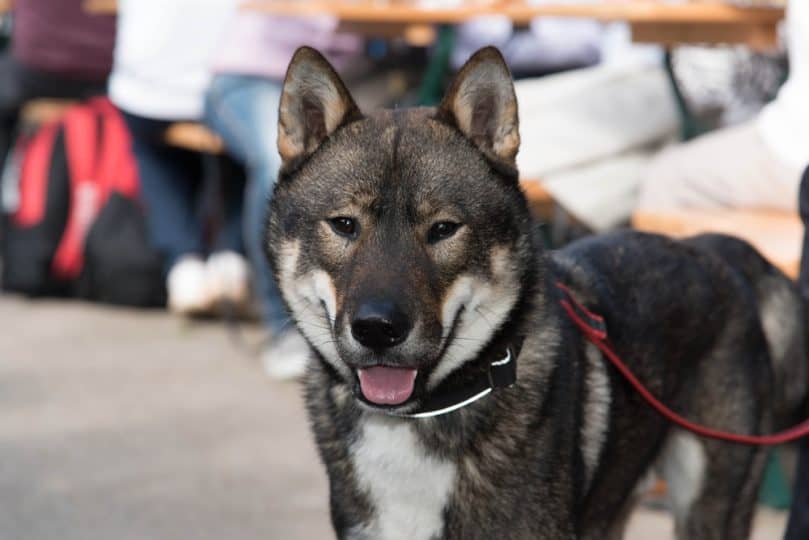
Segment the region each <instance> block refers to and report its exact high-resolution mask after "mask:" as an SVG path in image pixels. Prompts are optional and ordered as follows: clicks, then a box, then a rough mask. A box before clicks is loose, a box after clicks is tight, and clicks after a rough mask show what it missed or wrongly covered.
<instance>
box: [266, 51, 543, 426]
mask: <svg viewBox="0 0 809 540" xmlns="http://www.w3.org/2000/svg"><path fill="white" fill-rule="evenodd" d="M278 137H279V138H278V148H279V151H280V153H281V156H282V158H283V166H282V169H281V173H280V176H279V181H278V184H277V187H276V190H275V193H274V196H273V200H272V208H271V213H270V215H271V218H270V227H269V234H268V238H267V243H268V246H269V249H270V257H271V260H272V263H273V268H274V271H275V276H276V279H277V280H278V283H279V286H280V289H281V291H282V294H283V296H284V299H285V301H286V302H287V304H288V306H289V308H290V311H291V313H292V316H293V317H294V319H295V321H296V323H297V324H298V327H299V329H300V330H301V332H302V333H303V334H304V336H306V338H307V340H308V341H309V343H310V345H311V346H312V347H313V349H314V350H315V351H316V352H317V353H318V356H319V358H320V359H321V360H322V361H324V362H326V363H327V364H328V365H330V366H331V367H332V368H333V370H334V373H335V375H336V376H337V377H339V378H341V379H342V380H343V381H344V382H345V383H346V384H348V385H350V387H351V388H352V389H353V390H354V392H355V395H356V396H357V398H358V399H359V400H360V401H361V402H363V403H364V404H365V405H366V406H369V407H372V408H374V407H376V408H394V409H396V410H399V411H406V410H408V408H413V407H416V406H417V405H418V403H419V402H420V401H421V400H424V399H425V397H427V396H428V395H429V393H430V392H432V391H433V390H434V389H435V388H436V387H438V386H439V385H440V384H441V383H442V382H443V381H444V380H445V379H446V378H447V377H449V376H451V375H452V374H453V373H455V372H457V371H459V370H461V369H462V368H463V367H464V366H466V365H467V364H469V363H470V362H472V361H474V360H475V359H476V358H478V357H479V355H480V353H481V351H482V350H483V349H484V348H485V347H486V346H487V344H488V343H489V342H490V341H491V340H492V338H493V337H494V336H495V335H496V333H497V332H498V331H499V330H500V328H501V327H502V326H503V325H504V324H505V323H506V322H507V321H508V320H509V317H510V316H511V315H512V314H513V311H514V310H515V306H517V304H518V302H519V300H520V296H521V294H523V288H524V285H522V283H523V282H524V281H525V280H524V279H523V278H524V277H525V275H526V273H527V272H528V271H529V268H530V266H531V265H532V259H533V255H532V250H531V248H530V244H531V241H530V232H529V231H530V227H531V225H530V216H529V213H528V210H527V206H526V203H525V199H524V197H523V195H522V192H521V191H520V188H519V185H518V182H517V171H516V166H515V157H516V154H517V150H518V146H519V133H518V120H517V102H516V98H515V95H514V88H513V84H512V81H511V77H510V74H509V72H508V68H507V67H506V65H505V63H504V62H503V58H502V56H501V55H500V53H499V52H498V51H497V50H496V49H494V48H486V49H483V50H481V51H479V52H478V53H476V54H475V55H474V56H473V57H472V58H471V59H470V60H469V62H468V63H467V64H466V65H465V66H464V67H463V69H461V71H460V73H459V74H458V75H457V77H456V79H455V81H454V82H453V84H452V85H451V87H450V89H449V91H448V93H447V95H446V96H445V97H444V99H443V101H442V103H441V105H440V106H439V107H438V108H437V109H412V110H402V111H381V112H377V113H375V114H372V115H367V116H366V115H364V114H363V113H361V112H360V110H359V109H358V108H357V106H356V105H355V103H354V101H353V99H352V98H351V96H350V94H349V92H348V91H347V89H346V87H345V85H344V84H343V83H342V81H341V80H340V78H339V77H338V75H337V74H336V73H335V72H334V70H333V69H332V67H331V66H330V65H329V64H328V63H327V62H326V60H325V59H324V58H323V57H322V56H321V55H320V54H319V53H318V52H316V51H315V50H313V49H309V48H302V49H300V50H299V51H298V52H297V53H296V54H295V56H294V58H293V59H292V63H291V64H290V66H289V70H288V72H287V76H286V80H285V82H284V89H283V94H282V98H281V107H280V116H279V128H278Z"/></svg>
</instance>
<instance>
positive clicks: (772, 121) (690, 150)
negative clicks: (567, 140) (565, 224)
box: [638, 0, 809, 212]
mask: <svg viewBox="0 0 809 540" xmlns="http://www.w3.org/2000/svg"><path fill="white" fill-rule="evenodd" d="M786 30H787V45H788V51H787V52H788V55H789V65H790V73H789V77H788V79H787V81H786V83H785V84H784V86H783V87H782V88H781V90H780V91H779V92H778V95H777V97H776V98H775V100H774V101H773V102H771V103H770V104H768V105H767V106H766V107H764V109H762V111H761V112H760V113H759V114H758V115H757V116H756V117H755V118H753V119H752V120H750V121H748V122H745V123H743V124H740V125H737V126H734V127H730V128H726V129H720V130H717V131H715V132H712V133H709V134H707V135H703V136H701V137H698V138H696V139H694V140H692V141H690V142H687V143H684V144H679V145H676V146H672V147H670V148H668V149H666V150H664V151H663V152H662V153H661V154H660V155H659V156H658V157H656V158H655V159H654V161H653V162H652V163H651V164H650V165H649V167H648V169H647V171H646V173H645V174H644V178H643V182H642V185H641V192H640V199H639V202H638V209H639V210H642V211H645V212H654V211H666V210H671V209H678V208H700V209H717V208H726V207H748V208H770V209H775V210H783V211H788V212H797V201H798V185H799V182H800V178H801V173H802V171H803V170H804V168H805V167H806V165H807V164H809V144H807V143H806V141H808V140H809V100H807V98H806V96H809V2H805V1H803V0H789V3H788V6H787V21H786Z"/></svg>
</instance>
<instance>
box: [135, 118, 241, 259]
mask: <svg viewBox="0 0 809 540" xmlns="http://www.w3.org/2000/svg"><path fill="white" fill-rule="evenodd" d="M124 118H125V119H126V123H127V126H128V127H129V131H130V133H131V135H132V151H133V154H134V156H135V161H136V162H137V164H138V176H139V178H140V187H141V193H142V195H143V201H144V204H145V207H146V226H147V231H148V234H149V239H150V242H151V244H152V245H153V246H154V247H155V249H157V251H158V252H159V253H160V254H161V255H162V256H163V257H164V260H165V268H164V270H165V272H166V273H168V271H169V270H170V269H171V267H172V266H173V265H174V263H175V262H177V260H178V259H179V258H180V257H182V256H184V255H199V256H204V255H205V254H207V252H208V251H212V252H215V251H225V250H229V251H236V252H241V251H243V242H242V231H241V222H242V201H243V196H244V195H243V194H244V189H245V184H244V178H243V177H242V176H239V175H230V176H231V177H230V178H226V179H224V178H223V179H222V182H221V191H220V193H217V198H219V199H220V200H219V201H217V202H218V203H221V204H220V205H219V206H220V207H221V214H222V218H221V220H220V223H219V227H218V228H217V231H216V236H215V237H214V238H212V239H211V240H212V242H211V244H210V245H206V242H205V234H204V233H205V219H204V216H203V206H204V205H203V195H204V177H205V170H204V169H205V167H203V157H202V156H200V155H199V154H197V153H196V152H191V151H188V150H184V149H182V148H175V147H171V146H168V145H166V144H165V142H164V137H165V134H166V129H167V128H168V127H169V126H170V125H171V122H169V121H165V120H154V119H151V118H144V117H141V116H136V115H133V114H129V113H127V112H124ZM206 159H207V158H206ZM222 159H223V158H220V157H214V156H211V157H210V160H211V161H209V162H208V164H210V165H212V166H217V165H219V167H216V168H217V169H221V170H227V167H225V166H223V165H224V163H220V161H221V160H222ZM208 248H210V249H208Z"/></svg>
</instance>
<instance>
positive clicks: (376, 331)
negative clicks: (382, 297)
mask: <svg viewBox="0 0 809 540" xmlns="http://www.w3.org/2000/svg"><path fill="white" fill-rule="evenodd" d="M411 328H412V325H411V324H410V319H408V318H407V315H405V314H404V313H402V310H401V309H399V307H398V306H397V305H396V304H394V303H392V302H388V301H371V302H365V303H363V304H361V305H360V307H359V309H357V312H356V314H355V315H354V319H353V320H352V321H351V335H352V336H354V339H356V340H357V341H359V342H360V343H361V344H362V345H364V346H366V347H368V348H369V349H377V350H378V349H386V348H388V347H393V346H394V345H398V344H399V343H401V342H403V341H404V340H405V338H407V335H408V334H409V333H410V330H411Z"/></svg>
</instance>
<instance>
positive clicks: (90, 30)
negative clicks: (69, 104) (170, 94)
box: [0, 0, 115, 170]
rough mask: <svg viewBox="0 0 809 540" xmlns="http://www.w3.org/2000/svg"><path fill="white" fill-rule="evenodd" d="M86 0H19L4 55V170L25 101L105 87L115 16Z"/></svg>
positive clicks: (0, 83)
mask: <svg viewBox="0 0 809 540" xmlns="http://www.w3.org/2000/svg"><path fill="white" fill-rule="evenodd" d="M83 4H84V2H83V0H18V1H16V2H14V4H13V16H14V24H13V25H12V34H11V47H10V51H7V52H5V53H3V54H2V55H0V170H2V169H3V163H4V160H5V158H6V156H7V155H8V153H9V150H10V147H11V145H12V143H13V139H14V134H15V131H16V129H17V125H18V122H19V115H20V110H21V108H22V106H23V104H24V103H25V102H26V101H28V100H31V99H35V98H60V99H80V98H85V97H89V96H93V95H100V94H104V93H105V92H106V82H107V77H108V76H109V73H110V68H111V66H112V50H113V44H114V42H115V17H112V16H105V15H91V14H88V13H86V12H85V10H84V9H83V7H82V5H83Z"/></svg>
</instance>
